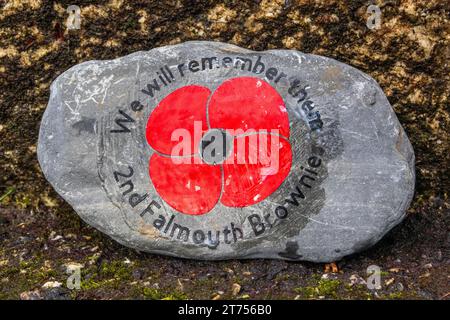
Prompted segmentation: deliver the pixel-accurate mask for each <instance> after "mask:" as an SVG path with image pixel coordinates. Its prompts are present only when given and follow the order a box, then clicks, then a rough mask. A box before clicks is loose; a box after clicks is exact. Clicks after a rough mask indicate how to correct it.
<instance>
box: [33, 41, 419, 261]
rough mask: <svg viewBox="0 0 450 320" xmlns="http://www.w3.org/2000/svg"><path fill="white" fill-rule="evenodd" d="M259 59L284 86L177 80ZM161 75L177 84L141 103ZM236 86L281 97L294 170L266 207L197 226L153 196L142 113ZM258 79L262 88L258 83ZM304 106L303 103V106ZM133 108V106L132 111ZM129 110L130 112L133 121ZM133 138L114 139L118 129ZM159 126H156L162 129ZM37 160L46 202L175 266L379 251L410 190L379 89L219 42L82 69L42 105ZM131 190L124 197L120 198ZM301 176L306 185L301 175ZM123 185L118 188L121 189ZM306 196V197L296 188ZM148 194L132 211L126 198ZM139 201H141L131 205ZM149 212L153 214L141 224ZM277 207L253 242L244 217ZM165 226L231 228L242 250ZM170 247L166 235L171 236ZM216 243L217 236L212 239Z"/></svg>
mask: <svg viewBox="0 0 450 320" xmlns="http://www.w3.org/2000/svg"><path fill="white" fill-rule="evenodd" d="M225 56H227V57H232V58H233V59H234V60H233V61H236V60H235V59H236V57H245V58H250V59H252V61H253V63H254V62H255V61H256V60H257V58H258V57H261V61H263V63H264V64H265V68H266V70H267V69H268V68H270V67H273V68H277V70H278V72H284V73H285V74H286V75H287V76H286V77H285V78H282V79H281V80H279V82H278V83H274V81H273V80H269V79H268V78H267V77H266V76H267V75H266V74H265V72H263V73H261V74H256V73H254V72H252V71H248V70H241V68H240V67H237V68H235V67H229V68H225V67H218V68H213V69H208V68H207V69H206V70H201V71H199V72H195V73H193V72H189V71H188V70H187V71H186V74H185V76H184V77H181V76H180V75H179V74H178V75H177V74H176V67H177V65H179V64H180V63H186V62H188V61H190V60H197V61H201V58H203V57H218V59H219V60H220V59H222V58H223V57H225ZM165 65H167V66H169V67H170V68H171V70H173V72H174V74H175V79H174V80H173V81H172V83H170V84H168V85H167V86H161V89H160V91H157V92H155V94H154V97H150V96H149V95H147V94H145V93H143V92H142V89H145V88H146V85H147V84H148V83H151V82H153V79H154V78H156V77H157V74H156V72H157V71H158V70H159V68H161V67H163V66H165ZM239 76H251V77H259V78H261V79H263V80H265V81H267V82H268V83H269V84H271V85H272V87H273V88H275V89H276V90H277V91H278V93H279V94H280V95H281V96H282V97H283V100H284V102H285V104H286V108H287V111H288V115H289V122H290V130H291V136H290V142H291V148H292V152H293V164H292V167H291V170H290V173H289V175H288V177H287V178H286V179H285V181H284V182H283V184H282V185H281V186H280V187H279V188H278V189H277V190H276V191H275V192H274V193H273V194H272V195H270V196H269V197H268V198H267V199H265V200H263V201H261V202H259V203H257V204H255V205H253V206H248V207H244V208H230V207H225V206H223V205H220V204H218V205H217V206H216V207H214V209H213V210H212V211H211V212H209V213H207V214H204V215H201V216H190V215H185V214H182V213H180V212H178V211H176V210H175V209H173V208H172V207H171V206H169V205H168V204H167V203H166V202H165V201H164V200H163V199H161V197H160V196H159V194H158V192H156V190H155V188H154V187H153V184H152V181H151V179H150V178H149V174H148V159H149V158H150V156H151V155H152V154H153V151H152V149H151V148H149V146H148V144H147V142H146V139H145V127H146V123H147V120H148V118H149V115H150V114H151V111H152V110H153V109H154V108H155V107H156V106H157V104H158V103H159V102H160V101H161V99H163V98H164V97H165V96H167V95H168V94H169V93H171V92H172V91H173V90H175V89H177V88H180V87H183V86H186V85H189V84H195V85H202V86H205V87H208V88H210V89H211V90H214V89H215V88H217V87H218V86H219V85H220V84H221V83H222V82H223V81H225V80H226V79H229V78H234V77H239ZM265 77H266V78H265ZM296 80H298V81H299V83H300V85H301V86H302V87H306V92H307V99H310V100H311V101H312V102H313V107H314V108H313V112H318V113H311V114H310V115H309V117H308V115H307V114H305V112H304V110H302V109H301V107H300V104H298V102H297V101H298V100H299V97H300V96H297V97H293V96H292V94H290V93H289V88H290V86H291V85H292V83H294V82H295V81H296ZM307 99H305V100H307ZM133 101H139V102H140V103H141V104H142V109H141V110H138V109H139V105H138V104H134V105H133V104H132V102H133ZM132 106H134V109H136V110H137V111H135V110H133V108H132ZM119 110H121V111H122V112H124V113H125V114H126V115H128V116H129V117H130V118H132V119H133V121H132V122H122V124H123V125H124V126H125V127H126V128H128V129H129V131H130V132H127V133H123V134H112V133H111V130H113V129H119V130H121V128H120V127H119V126H118V125H117V123H116V122H115V120H116V119H118V118H121V119H126V116H124V115H123V114H120V113H119ZM162 125H163V124H162ZM311 156H315V157H317V158H320V159H321V161H322V165H321V166H320V167H319V168H318V175H317V177H315V180H313V181H312V180H309V181H310V182H311V183H310V185H311V188H303V189H302V190H303V191H304V193H305V199H299V200H298V202H299V204H298V206H295V205H290V204H288V203H286V201H285V199H286V198H288V199H289V198H290V194H291V192H295V190H296V189H295V187H296V185H298V183H299V180H300V178H301V176H302V175H303V174H304V171H302V169H301V168H300V167H301V166H305V164H307V162H308V158H309V157H311ZM38 158H39V163H40V165H41V168H42V171H43V172H44V174H45V177H46V178H47V180H48V181H49V182H50V183H51V185H52V186H53V187H54V188H55V190H56V191H57V192H58V193H59V195H61V197H62V198H64V199H65V200H66V201H67V202H68V203H69V204H70V205H71V206H72V207H73V208H74V210H75V211H76V212H77V214H78V215H79V216H80V217H81V218H82V219H83V220H84V221H86V222H87V223H88V224H90V225H92V226H94V227H95V228H97V229H99V230H100V231H102V232H104V233H105V234H107V235H109V236H110V237H112V238H113V239H115V240H116V241H118V242H120V243H121V244H123V245H125V246H128V247H131V248H135V249H138V250H141V251H147V252H152V253H157V254H164V255H171V256H177V257H185V258H193V259H206V260H219V259H233V258H274V259H289V260H308V261H315V262H331V261H336V260H339V259H341V258H342V257H344V256H346V255H349V254H352V253H355V252H359V251H361V250H364V249H366V248H368V247H370V246H372V245H374V244H375V243H376V242H377V241H379V240H380V239H381V238H382V237H383V236H384V235H385V234H386V233H387V232H388V231H389V230H390V229H391V228H392V227H394V226H395V225H397V224H398V223H400V222H401V221H402V219H403V218H404V217H405V214H406V210H407V208H408V206H409V204H410V202H411V200H412V197H413V193H414V184H415V172H414V151H413V149H412V146H411V144H410V142H409V140H408V137H407V136H406V133H405V131H404V130H403V128H402V126H401V125H400V123H399V121H398V119H397V117H396V115H395V113H394V111H393V110H392V107H391V105H390V104H389V102H388V100H387V98H386V96H385V95H384V93H383V91H382V89H381V88H380V87H379V85H378V84H377V83H376V82H375V81H374V80H373V79H372V78H371V77H369V76H368V75H366V74H364V73H363V72H361V71H359V70H357V69H355V68H353V67H350V66H348V65H346V64H343V63H340V62H338V61H336V60H333V59H330V58H325V57H321V56H316V55H310V54H304V53H301V52H298V51H291V50H270V51H265V52H254V51H249V50H246V49H242V48H239V47H236V46H233V45H230V44H223V43H218V42H197V41H195V42H186V43H183V44H179V45H174V46H167V47H161V48H156V49H153V50H150V51H147V52H136V53H133V54H130V55H128V56H125V57H122V58H118V59H115V60H109V61H88V62H85V63H81V64H79V65H76V66H74V67H72V68H70V69H69V70H67V71H66V72H64V73H63V74H61V75H60V76H59V77H58V78H57V79H56V80H55V81H54V82H53V84H52V86H51V95H50V100H49V103H48V106H47V109H46V111H45V114H44V116H43V119H42V123H41V128H40V133H39V143H38ZM129 166H131V167H132V168H133V175H132V177H131V178H130V179H125V178H124V177H123V176H119V177H118V178H120V179H119V180H120V182H121V183H123V182H125V181H127V180H131V181H132V183H133V191H132V192H130V193H128V194H126V195H123V191H124V189H123V188H121V187H120V184H119V183H118V182H117V181H116V180H115V177H114V172H121V173H127V172H128V167H129ZM302 172H303V173H302ZM122 179H123V180H122ZM303 187H304V186H303ZM133 193H136V196H137V195H139V196H142V195H144V194H147V197H146V198H145V199H144V200H143V201H142V202H139V203H138V204H137V205H136V206H135V207H132V206H131V205H130V202H129V198H130V195H131V194H133ZM135 200H139V198H135ZM151 201H156V202H157V203H158V204H159V205H160V208H157V207H156V206H152V207H151V208H152V209H153V211H154V213H153V214H151V213H149V212H147V213H145V214H144V215H142V216H141V213H142V212H143V210H144V209H145V208H146V207H147V206H148V205H149V204H150V203H151ZM282 205H285V206H286V208H288V212H289V215H288V216H287V217H286V218H284V219H278V221H277V223H276V224H275V225H273V226H270V225H269V224H267V223H266V225H265V228H266V230H265V232H263V233H262V234H261V235H258V236H256V235H255V232H254V231H253V229H252V228H251V225H250V223H249V220H248V217H249V216H250V215H252V214H257V215H259V216H260V217H263V216H264V215H266V214H270V217H271V219H273V218H274V217H275V213H274V212H275V209H276V208H277V207H278V206H282ZM158 215H163V216H164V217H165V218H166V221H167V220H169V218H170V217H171V216H172V215H173V216H174V217H175V218H174V221H176V222H177V223H178V224H179V225H182V226H186V227H188V228H189V230H191V235H192V232H193V231H194V230H197V229H198V230H203V231H204V232H205V234H207V231H214V232H213V233H212V234H213V235H214V234H215V232H216V231H222V230H223V228H224V227H225V226H230V223H231V222H233V223H234V225H235V226H236V227H239V228H240V229H241V230H242V232H243V235H244V236H243V239H238V240H237V241H236V242H233V241H231V243H230V244H227V243H225V242H224V240H223V239H221V241H220V244H219V245H217V246H216V247H215V248H212V247H213V246H211V245H208V243H207V240H205V243H204V244H200V245H199V244H195V243H194V242H193V241H192V239H191V238H189V239H188V240H187V241H183V239H177V237H176V236H170V230H169V232H167V233H164V232H163V229H164V228H162V229H161V230H158V229H156V228H155V227H154V226H153V225H152V223H153V221H154V220H155V219H156V218H157V217H158ZM174 235H175V234H174ZM220 236H221V237H222V236H223V233H221V234H220Z"/></svg>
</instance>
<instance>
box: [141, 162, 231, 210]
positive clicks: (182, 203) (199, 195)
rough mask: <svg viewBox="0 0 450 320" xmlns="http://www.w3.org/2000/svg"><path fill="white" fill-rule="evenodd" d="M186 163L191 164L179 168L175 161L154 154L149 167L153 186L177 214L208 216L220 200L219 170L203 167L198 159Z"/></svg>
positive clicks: (216, 167) (218, 167)
mask: <svg viewBox="0 0 450 320" xmlns="http://www.w3.org/2000/svg"><path fill="white" fill-rule="evenodd" d="M178 160H179V159H178ZM184 160H188V161H189V163H187V164H186V163H182V164H177V163H174V161H173V158H168V157H162V156H160V155H158V154H153V156H152V157H151V158H150V165H149V167H150V168H149V172H150V178H151V179H152V182H153V185H154V186H155V189H156V191H157V192H158V194H159V195H160V196H161V198H163V199H164V201H165V202H167V203H168V204H169V205H170V206H171V207H172V208H174V209H175V210H177V211H180V212H182V213H186V214H192V215H200V214H204V213H207V212H209V211H210V210H211V209H212V208H214V206H215V205H216V203H217V201H218V200H219V197H220V191H221V187H222V175H221V172H220V166H212V165H208V164H204V163H201V162H200V161H199V158H198V157H190V158H187V159H184ZM194 161H196V162H198V163H199V164H198V163H194Z"/></svg>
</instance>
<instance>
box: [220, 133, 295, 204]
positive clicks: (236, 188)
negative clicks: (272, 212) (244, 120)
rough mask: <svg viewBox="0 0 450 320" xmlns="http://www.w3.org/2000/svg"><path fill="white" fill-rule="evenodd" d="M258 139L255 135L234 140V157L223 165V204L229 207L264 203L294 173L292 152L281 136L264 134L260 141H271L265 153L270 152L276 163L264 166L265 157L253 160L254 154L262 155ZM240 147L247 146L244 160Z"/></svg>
mask: <svg viewBox="0 0 450 320" xmlns="http://www.w3.org/2000/svg"><path fill="white" fill-rule="evenodd" d="M257 136H258V134H254V135H249V136H244V137H236V138H235V139H234V150H233V153H234V155H233V157H230V158H229V159H227V161H226V162H225V163H224V165H223V170H224V189H223V194H222V198H221V202H222V204H224V205H225V206H228V207H245V206H249V205H252V204H255V203H258V202H260V201H262V200H264V199H265V198H267V197H268V196H269V195H271V194H272V193H273V192H274V191H275V190H276V189H278V187H279V186H280V185H281V184H282V183H283V181H284V179H285V178H286V177H287V175H288V174H289V171H290V170H291V164H292V151H291V146H290V144H289V142H288V141H287V140H285V139H284V138H281V137H278V136H272V135H264V134H260V135H259V136H260V137H263V136H265V137H267V138H268V139H267V148H266V149H264V150H265V151H267V152H266V155H267V156H268V159H272V160H270V161H267V160H266V161H267V162H263V161H264V159H263V158H262V157H260V156H257V157H256V158H255V157H252V154H253V155H254V153H252V152H250V151H253V150H255V149H257V151H258V152H259V149H260V147H258V146H261V145H260V144H259V142H258V144H257V145H255V144H254V143H252V139H254V138H255V137H257ZM277 140H278V141H277ZM272 143H273V145H274V147H273V149H272V147H271V145H272ZM240 144H243V145H245V154H244V156H243V157H241V156H240V155H242V152H243V151H241V150H240V149H242V148H240V147H239V145H240ZM256 155H258V153H256ZM242 160H243V161H242ZM231 161H233V163H230V162H231ZM241 162H244V163H241ZM277 164H278V165H277Z"/></svg>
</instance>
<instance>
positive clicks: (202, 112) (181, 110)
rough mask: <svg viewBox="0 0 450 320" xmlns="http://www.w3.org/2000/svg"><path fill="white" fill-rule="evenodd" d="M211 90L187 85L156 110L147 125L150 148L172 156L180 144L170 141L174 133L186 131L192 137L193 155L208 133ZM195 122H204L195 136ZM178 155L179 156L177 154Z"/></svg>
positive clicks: (165, 100) (176, 91) (174, 92)
mask: <svg viewBox="0 0 450 320" xmlns="http://www.w3.org/2000/svg"><path fill="white" fill-rule="evenodd" d="M210 94H211V91H210V90H209V89H208V88H205V87H200V86H186V87H182V88H180V89H177V90H175V91H173V92H172V93H171V94H169V95H168V96H167V97H165V98H164V99H163V100H161V102H160V103H159V104H158V106H157V107H156V108H155V109H154V110H153V112H152V113H151V115H150V118H149V119H148V122H147V129H146V136H147V141H148V143H149V144H150V146H151V147H152V148H153V149H154V150H156V151H158V152H160V153H163V154H167V155H170V154H171V153H172V151H173V148H174V147H175V146H176V145H177V144H179V143H180V142H179V141H178V140H177V141H171V136H172V133H173V132H174V131H175V130H177V129H185V130H187V132H189V134H190V137H191V139H190V141H189V145H190V148H189V149H190V150H187V151H189V152H186V153H187V154H194V153H196V152H197V150H198V145H199V143H200V139H201V136H202V132H204V131H206V130H207V128H208V127H207V122H206V103H207V101H208V97H209V95H210ZM194 121H201V125H200V127H201V130H199V131H200V132H197V135H196V136H195V137H194ZM177 155H178V154H177Z"/></svg>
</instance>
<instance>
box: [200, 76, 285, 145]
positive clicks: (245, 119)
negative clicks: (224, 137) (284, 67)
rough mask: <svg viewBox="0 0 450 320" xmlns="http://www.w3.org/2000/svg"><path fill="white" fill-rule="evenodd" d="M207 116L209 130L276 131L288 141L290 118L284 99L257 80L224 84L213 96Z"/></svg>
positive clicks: (237, 79)
mask: <svg viewBox="0 0 450 320" xmlns="http://www.w3.org/2000/svg"><path fill="white" fill-rule="evenodd" d="M208 114H209V122H210V124H211V127H212V128H222V129H233V130H237V129H241V130H243V131H246V130H252V129H253V130H252V131H255V130H260V129H278V130H279V133H280V134H281V135H282V136H284V137H289V117H288V114H287V111H286V107H285V105H284V101H283V98H281V96H280V95H279V94H278V92H277V91H276V90H275V89H274V88H273V87H272V86H271V85H270V84H268V83H267V82H265V81H264V80H261V79H259V78H252V77H241V78H234V79H230V80H227V81H225V82H224V83H223V84H222V85H220V86H219V87H218V88H217V89H216V91H215V92H214V93H213V95H212V97H211V101H210V102H209V106H208Z"/></svg>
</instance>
